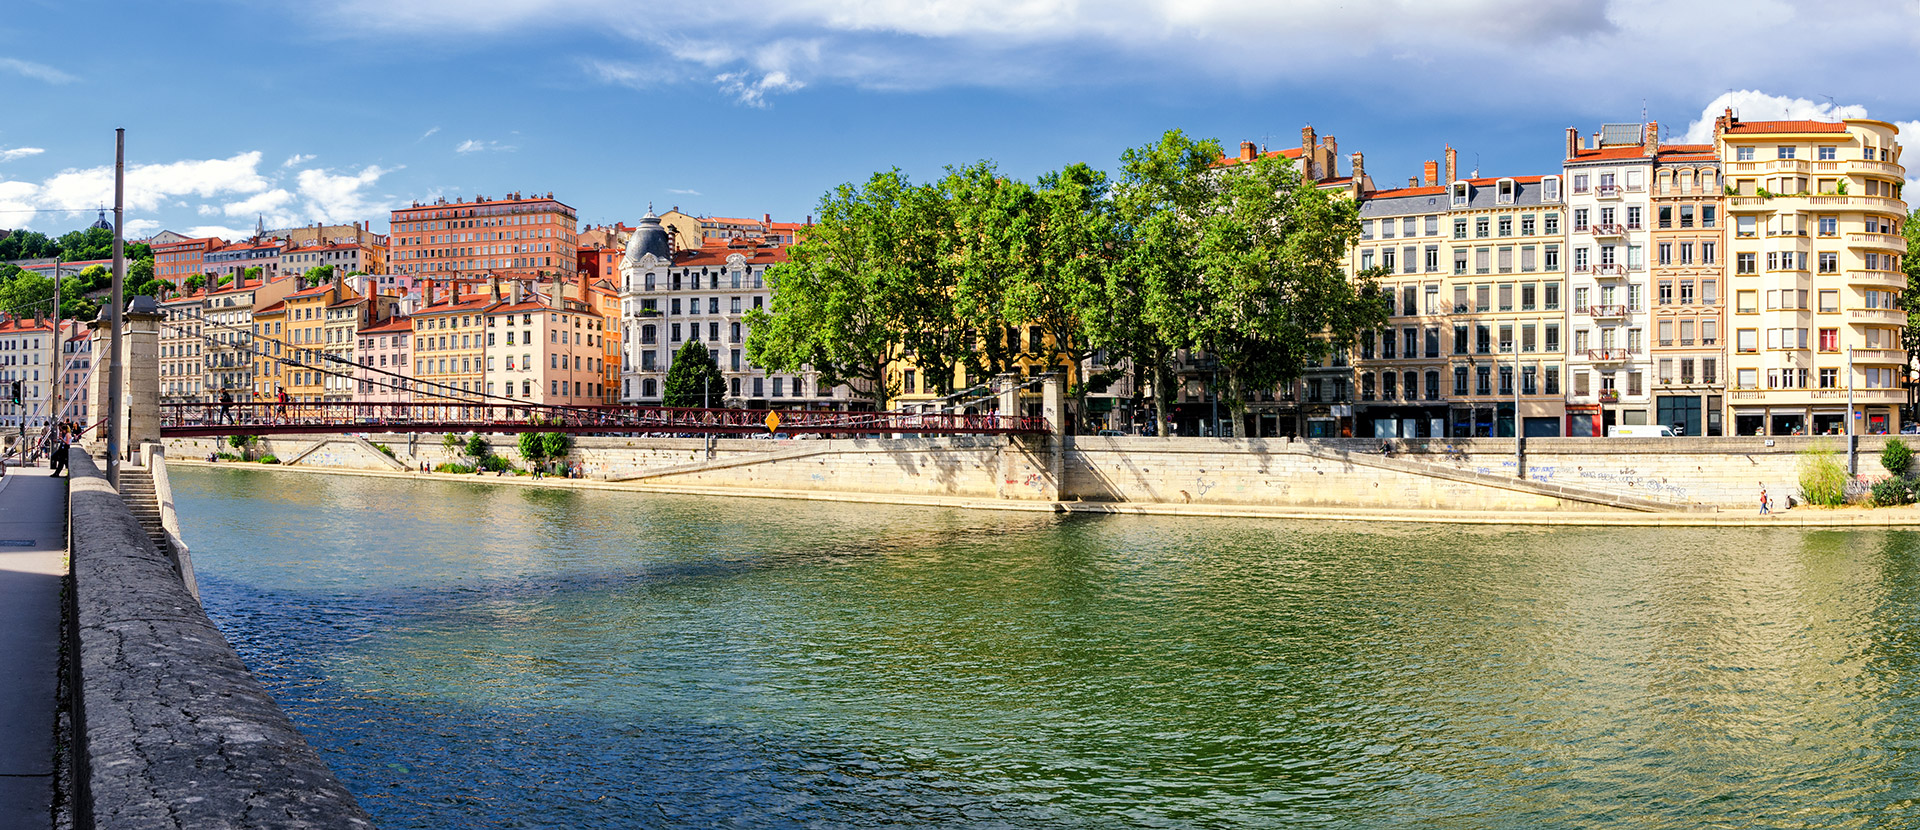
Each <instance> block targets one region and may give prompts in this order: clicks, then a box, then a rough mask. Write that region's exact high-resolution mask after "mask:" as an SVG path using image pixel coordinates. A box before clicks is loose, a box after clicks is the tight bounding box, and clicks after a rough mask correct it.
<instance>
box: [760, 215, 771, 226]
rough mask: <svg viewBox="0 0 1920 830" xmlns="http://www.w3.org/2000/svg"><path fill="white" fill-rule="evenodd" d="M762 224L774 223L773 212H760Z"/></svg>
mask: <svg viewBox="0 0 1920 830" xmlns="http://www.w3.org/2000/svg"><path fill="white" fill-rule="evenodd" d="M760 224H762V225H771V224H773V214H771V213H762V214H760Z"/></svg>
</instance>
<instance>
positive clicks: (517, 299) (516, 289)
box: [513, 280, 522, 305]
mask: <svg viewBox="0 0 1920 830" xmlns="http://www.w3.org/2000/svg"><path fill="white" fill-rule="evenodd" d="M520 290H521V289H520V281H519V280H514V281H513V304H514V305H519V304H520V303H521V302H522V300H521V294H520Z"/></svg>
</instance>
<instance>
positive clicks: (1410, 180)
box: [1407, 176, 1420, 187]
mask: <svg viewBox="0 0 1920 830" xmlns="http://www.w3.org/2000/svg"><path fill="white" fill-rule="evenodd" d="M1407 186H1408V187H1419V186H1420V177H1419V176H1408V177H1407Z"/></svg>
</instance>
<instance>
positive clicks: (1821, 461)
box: [1800, 447, 1847, 507]
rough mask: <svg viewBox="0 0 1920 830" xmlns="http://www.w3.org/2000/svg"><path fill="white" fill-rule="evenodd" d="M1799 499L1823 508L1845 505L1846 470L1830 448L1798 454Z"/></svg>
mask: <svg viewBox="0 0 1920 830" xmlns="http://www.w3.org/2000/svg"><path fill="white" fill-rule="evenodd" d="M1800 497H1801V498H1803V499H1806V501H1807V503H1808V504H1818V505H1821V506H1823V507H1838V506H1840V505H1843V504H1846V503H1847V468H1846V467H1844V466H1842V465H1841V464H1840V460H1839V459H1838V458H1835V457H1834V452H1833V450H1832V448H1829V447H1817V448H1814V449H1809V450H1802V451H1801V452H1800Z"/></svg>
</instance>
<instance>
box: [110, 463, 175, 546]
mask: <svg viewBox="0 0 1920 830" xmlns="http://www.w3.org/2000/svg"><path fill="white" fill-rule="evenodd" d="M120 499H121V500H122V501H125V502H126V503H127V509H128V510H130V511H132V512H133V517H134V518H136V519H139V520H140V528H141V529H142V530H145V531H146V532H147V538H148V539H151V540H153V549H154V550H157V551H159V552H160V553H161V554H163V555H165V556H166V557H167V559H169V560H171V561H173V563H174V568H176V569H178V568H179V567H180V563H179V554H178V553H177V552H175V551H174V549H173V545H172V544H170V543H169V542H168V541H167V531H166V529H165V528H164V527H163V526H161V524H160V499H159V497H158V496H156V495H155V494H154V491H153V471H152V470H149V469H147V468H145V467H134V466H124V467H121V468H120Z"/></svg>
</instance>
